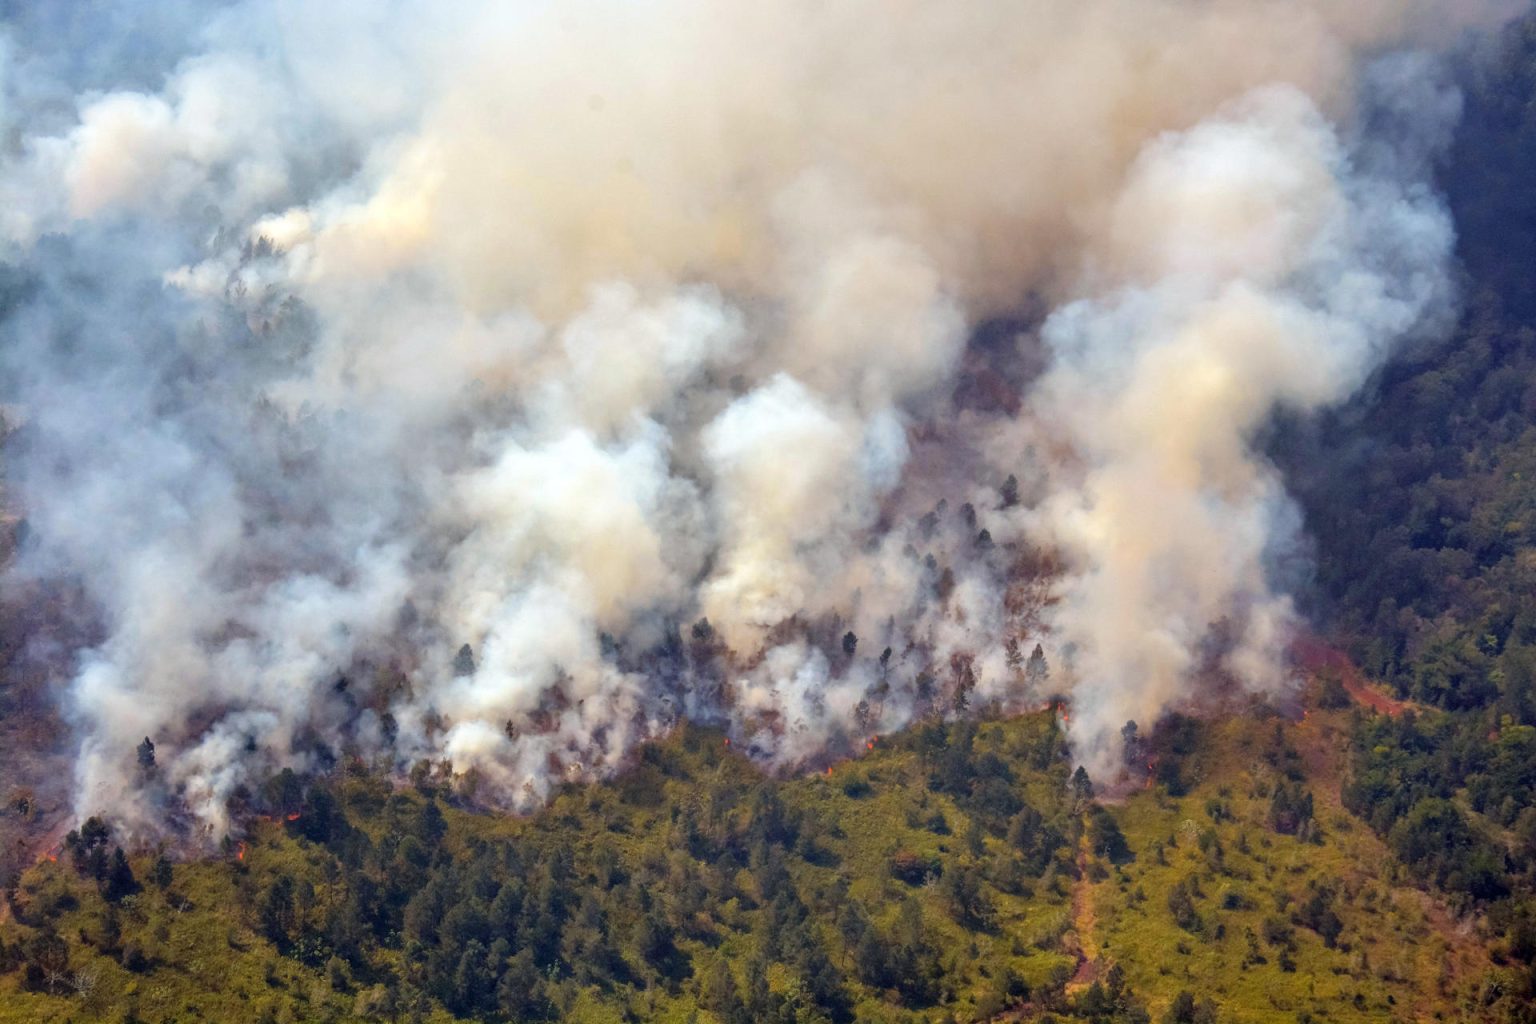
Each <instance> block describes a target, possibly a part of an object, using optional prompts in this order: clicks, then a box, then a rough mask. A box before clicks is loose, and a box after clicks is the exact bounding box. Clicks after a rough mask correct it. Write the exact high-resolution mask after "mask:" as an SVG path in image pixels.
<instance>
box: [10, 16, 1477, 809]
mask: <svg viewBox="0 0 1536 1024" xmlns="http://www.w3.org/2000/svg"><path fill="white" fill-rule="evenodd" d="M58 6H60V7H62V6H63V5H58ZM321 6H323V8H324V9H323V10H320V9H319V7H321ZM1456 6H1457V8H1458V10H1459V12H1460V13H1461V15H1462V16H1463V17H1465V19H1466V24H1465V25H1462V26H1456V27H1455V28H1454V29H1448V28H1446V27H1444V19H1445V17H1446V16H1447V13H1448V12H1447V10H1446V9H1445V6H1444V5H1429V4H1404V3H1398V2H1385V0H1382V2H1365V3H1362V2H1359V0H1351V2H1344V0H1337V2H1334V0H1307V2H1296V0H1284V2H1280V0H1276V2H1263V0H1244V2H1225V0H1219V2H1206V3H1194V2H1173V0H1151V2H1148V0H1094V2H1089V3H1084V2H1081V0H1074V2H1072V3H1065V2H1063V3H1057V2H1045V3H1032V4H1018V3H1012V2H1003V0H999V2H995V3H994V2H977V3H969V4H930V3H917V2H908V0H881V2H879V3H876V2H873V0H869V2H865V0H850V2H846V3H834V4H817V3H809V2H798V0H796V2H789V3H779V4H746V3H720V2H718V0H712V2H708V3H705V2H694V0H667V2H665V3H660V4H644V5H640V4H627V3H621V2H617V0H578V2H574V3H560V4H546V3H534V2H529V3H523V4H513V5H508V4H491V3H460V4H453V5H440V4H425V3H414V2H407V0H400V2H396V3H392V4H388V5H378V4H373V3H335V4H328V5H313V4H298V3H293V4H289V3H284V2H266V3H249V4H233V5H221V6H212V5H203V4H195V3H186V4H179V5H165V6H163V7H162V9H161V12H160V14H159V15H157V19H156V22H155V24H153V25H150V26H148V27H147V28H145V29H144V31H145V32H148V33H149V36H148V37H147V38H152V39H153V41H154V45H152V46H150V45H139V44H135V43H134V41H135V39H136V38H137V37H136V36H135V34H134V30H133V28H132V26H131V24H130V21H131V19H132V17H133V16H134V15H133V14H132V12H133V10H134V5H131V4H127V3H124V4H121V5H119V6H118V7H114V6H112V5H103V6H102V7H101V9H100V10H98V11H97V17H98V18H99V19H100V20H99V21H97V22H95V23H92V24H85V23H77V22H75V21H72V20H71V16H70V15H69V14H68V13H60V12H59V11H57V10H55V9H54V8H55V5H40V8H39V10H38V11H37V12H36V13H32V14H28V15H23V16H20V17H19V20H17V21H15V22H14V23H13V24H11V25H10V26H9V29H8V32H7V35H6V37H5V46H4V49H3V73H4V85H5V93H4V108H3V111H4V112H3V121H4V125H5V128H6V145H5V150H4V155H3V159H0V194H3V196H4V204H3V206H0V231H3V241H4V246H5V256H6V259H7V261H8V263H9V264H10V267H11V270H10V271H9V273H8V281H7V286H8V289H9V294H10V296H11V304H12V311H11V313H10V315H9V318H8V319H7V320H6V321H5V324H4V349H3V373H4V387H5V392H6V395H5V398H6V400H7V401H10V402H13V403H15V404H16V405H17V406H19V407H20V409H21V410H22V411H23V415H24V417H25V423H26V425H25V427H24V428H23V429H22V430H21V431H20V432H19V433H18V434H17V435H15V436H14V437H13V439H12V441H11V442H10V444H9V445H8V448H7V451H6V470H7V479H8V485H9V488H10V491H11V495H10V498H11V501H13V502H14V503H15V504H17V505H18V506H20V507H21V508H22V509H23V510H24V513H25V516H26V519H27V524H28V531H27V535H26V540H25V542H24V544H23V545H22V547H21V549H20V551H19V553H18V556H17V560H16V562H15V565H14V566H13V568H12V570H11V575H12V578H13V579H16V580H19V579H37V578H44V579H68V580H72V581H74V582H75V583H76V584H77V585H78V586H79V587H80V588H82V589H83V591H84V592H85V594H86V595H87V596H88V598H89V602H90V604H91V606H92V607H93V608H94V615H95V618H94V619H93V621H92V623H91V624H90V625H89V630H88V631H89V632H90V634H91V635H92V636H93V637H94V639H93V640H92V641H90V642H89V643H87V644H86V645H85V646H83V647H82V648H81V649H79V650H77V651H74V652H72V653H71V654H70V655H69V656H68V657H65V658H61V659H60V661H59V665H58V671H59V674H60V688H61V692H63V693H64V696H63V698H62V699H63V700H64V702H65V704H66V706H67V708H68V714H69V716H70V718H71V720H72V722H73V723H74V724H75V727H76V729H77V731H78V735H79V738H80V744H81V749H80V756H79V760H78V764H77V773H78V778H77V785H78V793H79V797H78V804H79V806H80V808H81V809H82V810H92V809H96V808H111V809H114V810H115V811H117V812H119V813H121V814H122V815H123V816H124V818H125V819H126V820H128V821H129V822H130V823H137V824H138V825H140V826H143V827H152V826H153V825H154V823H155V822H158V821H162V820H163V819H164V815H165V808H166V807H167V806H169V805H177V806H185V807H187V808H189V809H190V810H192V811H193V812H194V813H195V814H196V815H197V816H198V817H199V818H200V819H201V820H202V822H203V823H204V824H206V825H208V826H210V827H211V828H212V829H213V830H214V831H215V832H219V831H221V830H223V829H225V828H227V826H228V822H227V819H226V805H227V802H228V800H229V798H230V797H231V795H232V794H234V793H236V792H237V790H238V789H239V787H240V786H242V785H246V784H252V783H254V782H256V781H258V780H259V779H260V778H262V777H263V776H264V775H265V774H266V773H268V772H270V771H272V770H274V769H275V768H277V767H280V766H284V765H291V766H295V767H298V768H311V767H316V766H319V765H321V764H323V763H324V762H325V760H326V759H327V758H329V757H332V756H339V755H340V754H341V753H342V752H357V753H360V754H363V755H365V756H369V757H384V758H392V759H394V760H395V761H396V763H398V764H400V765H405V764H409V763H411V762H412V761H415V760H417V759H420V758H424V757H425V758H434V759H438V758H446V759H449V760H450V761H451V762H452V764H453V766H454V768H455V769H456V770H459V771H468V770H470V769H474V770H475V771H476V772H477V773H478V775H479V776H480V778H481V779H482V787H481V790H480V792H481V793H482V795H484V796H485V797H486V798H487V799H490V800H493V801H499V802H501V803H504V804H507V805H527V804H529V803H532V802H536V801H538V800H539V799H541V798H542V797H543V796H544V794H546V793H547V792H548V790H549V788H550V787H551V786H552V785H553V784H555V783H557V782H559V781H560V780H562V779H565V778H579V777H587V776H590V775H593V774H600V773H602V772H604V771H605V770H608V769H610V768H612V767H613V766H615V765H616V764H618V763H619V762H620V761H621V759H622V758H623V757H624V755H625V753H626V752H627V751H628V750H630V749H632V747H633V746H634V744H635V743H636V742H638V741H639V740H641V739H643V738H645V737H647V736H649V735H654V734H656V733H657V732H659V731H661V730H664V729H666V728H668V727H669V726H670V725H671V724H673V723H675V722H676V721H677V720H678V719H679V718H680V717H684V716H688V717H693V718H696V719H699V720H705V721H718V722H722V723H724V724H726V725H727V726H728V728H729V729H730V730H731V733H732V735H733V736H734V737H735V738H736V740H737V742H738V743H740V744H742V745H744V746H746V747H747V748H748V749H751V750H753V751H755V752H756V753H757V754H758V755H759V756H760V757H761V758H763V759H764V760H766V761H771V762H775V763H780V764H798V763H802V762H805V761H807V760H810V759H814V758H815V757H817V756H818V755H819V754H821V753H822V752H825V751H827V750H836V749H839V745H840V744H843V743H844V742H846V740H845V738H846V737H850V736H859V737H862V736H863V735H865V734H866V733H868V732H871V731H874V732H879V731H886V730H890V729H895V728H899V727H900V726H901V725H903V724H904V723H905V722H907V721H909V720H910V719H911V718H912V717H913V716H914V715H916V714H920V713H925V712H927V711H929V710H935V709H936V710H939V711H941V712H946V713H957V712H958V711H960V710H963V708H964V707H965V706H966V705H968V704H970V705H976V704H982V703H992V702H996V703H1000V704H1001V705H1003V706H1005V707H1007V706H1012V707H1017V706H1023V705H1026V704H1030V703H1033V702H1035V701H1038V700H1040V699H1042V698H1043V697H1044V696H1046V691H1062V692H1066V693H1069V694H1070V695H1071V696H1072V698H1073V702H1074V714H1073V717H1072V722H1071V738H1072V740H1073V742H1074V747H1075V751H1076V754H1077V756H1078V757H1079V758H1080V759H1082V760H1084V761H1085V762H1087V763H1088V765H1089V766H1090V769H1095V768H1097V769H1100V770H1103V771H1109V770H1112V767H1113V766H1114V765H1115V764H1116V763H1117V762H1118V756H1119V752H1118V750H1117V747H1116V744H1117V743H1118V735H1119V729H1120V727H1121V726H1122V725H1123V724H1124V722H1125V721H1126V720H1127V719H1136V720H1138V721H1141V722H1143V723H1149V722H1151V721H1152V720H1154V719H1155V718H1156V717H1157V715H1158V714H1159V713H1160V712H1162V711H1164V710H1166V709H1168V708H1170V707H1175V706H1177V705H1179V703H1180V702H1181V701H1182V700H1184V699H1186V698H1187V697H1188V696H1189V695H1190V694H1191V692H1192V690H1193V687H1194V684H1195V682H1196V680H1197V679H1199V678H1202V677H1211V678H1219V679H1223V680H1227V681H1229V683H1235V684H1236V685H1239V686H1241V687H1246V688H1250V689H1253V690H1256V691H1274V690H1277V689H1281V688H1283V687H1285V686H1286V685H1287V680H1288V670H1287V666H1286V660H1285V654H1284V648H1285V643H1286V638H1287V635H1288V632H1289V631H1290V629H1291V628H1292V626H1293V625H1294V619H1295V615H1294V613H1293V611H1292V609H1291V606H1290V603H1289V601H1288V599H1287V598H1286V597H1285V595H1284V593H1283V590H1282V589H1281V588H1280V587H1279V586H1278V585H1277V584H1276V583H1275V582H1274V570H1273V564H1274V562H1275V559H1276V557H1277V554H1278V553H1282V552H1284V551H1285V550H1287V549H1288V548H1289V547H1290V546H1291V545H1292V543H1293V541H1294V539H1295V530H1296V528H1295V524H1294V522H1293V516H1292V515H1291V513H1290V509H1289V504H1288V502H1287V499H1286V496H1285V494H1284V492H1283V489H1282V487H1281V485H1280V482H1279V480H1278V478H1277V476H1276V474H1275V472H1274V471H1273V469H1272V468H1271V467H1270V466H1269V465H1268V464H1267V463H1266V462H1265V461H1264V460H1263V459H1262V458H1260V457H1258V456H1257V455H1255V453H1254V451H1253V450H1252V448H1251V446H1250V441H1251V439H1252V437H1253V436H1254V434H1255V432H1256V431H1258V430H1259V429H1261V428H1262V427H1263V426H1264V424H1265V423H1266V421H1267V420H1268V418H1269V417H1270V416H1271V415H1272V413H1273V412H1274V410H1275V409H1276V408H1278V407H1282V406H1283V407H1289V408H1294V409H1299V410H1307V409H1313V408H1318V407H1321V406H1325V405H1327V404H1329V403H1332V402H1337V401H1340V400H1342V399H1343V398H1345V397H1347V396H1348V395H1349V394H1351V393H1352V392H1353V391H1354V390H1355V389H1356V388H1357V387H1358V386H1359V385H1360V383H1361V382H1362V381H1363V380H1364V378H1365V377H1366V375H1367V374H1368V373H1369V372H1370V370H1371V369H1372V368H1373V367H1374V366H1376V365H1378V364H1379V362H1380V360H1381V359H1382V358H1383V357H1384V356H1385V355H1386V354H1387V353H1388V352H1389V351H1390V349H1391V347H1392V346H1393V345H1394V344H1395V343H1398V342H1399V341H1400V340H1402V339H1404V338H1406V337H1409V336H1411V335H1413V334H1414V333H1416V332H1421V331H1424V330H1426V329H1432V328H1433V327H1434V326H1435V325H1436V324H1437V323H1439V322H1441V321H1443V318H1444V317H1445V316H1446V315H1447V314H1448V312H1449V311H1450V307H1451V299H1452V296H1451V294H1450V287H1449V276H1448V272H1449V258H1450V251H1451V245H1452V237H1453V234H1452V227H1451V225H1450V223H1449V220H1448V217H1447V214H1446V213H1445V211H1444V209H1443V207H1442V205H1441V203H1440V202H1439V200H1438V198H1437V197H1436V196H1435V194H1434V193H1433V191H1432V190H1431V189H1430V188H1429V186H1428V180H1427V175H1428V170H1427V168H1428V166H1429V163H1430V161H1431V159H1432V157H1433V154H1434V152H1435V150H1436V148H1437V147H1438V146H1440V145H1441V144H1442V143H1443V141H1444V139H1445V137H1446V135H1447V133H1448V131H1449V129H1450V127H1451V126H1452V125H1453V124H1454V121H1455V117H1456V114H1457V100H1456V96H1455V93H1454V91H1453V90H1451V89H1450V88H1448V87H1447V86H1446V85H1445V84H1444V82H1443V81H1442V78H1441V73H1440V71H1439V70H1438V65H1437V64H1436V61H1435V58H1434V54H1435V53H1436V52H1440V51H1443V50H1444V49H1446V48H1447V47H1449V46H1450V45H1452V44H1454V43H1455V42H1456V38H1457V36H1458V35H1459V33H1460V31H1461V29H1462V28H1468V27H1487V26H1490V25H1493V24H1495V23H1496V22H1497V20H1498V18H1499V16H1500V13H1501V12H1500V11H1499V10H1498V9H1497V7H1496V5H1487V8H1486V9H1480V8H1477V7H1476V5H1471V4H1460V5H1456ZM92 10H97V8H95V7H93V8H92ZM1435 25H1439V28H1438V29H1433V30H1432V27H1433V26H1435ZM125 40H126V41H125ZM141 42H142V41H141ZM1026 308H1028V309H1045V310H1049V312H1048V315H1045V316H1043V317H1034V318H1033V319H1031V318H1029V317H1022V316H1020V311H1021V310H1024V309H1026ZM1009 316H1014V317H1018V319H1017V320H1016V321H1011V322H1016V323H1017V324H1018V325H1019V330H1018V331H1017V332H1016V333H1010V332H1007V331H1003V332H1001V333H999V332H998V331H993V332H992V334H993V335H994V336H993V337H991V338H990V340H988V341H986V342H985V343H983V341H982V339H981V335H979V334H975V333H974V331H975V329H976V328H977V327H978V326H979V325H985V324H988V323H993V324H995V323H997V322H999V321H998V319H997V318H1001V317H1009ZM982 333H983V334H985V333H986V332H982ZM967 388H969V389H970V390H971V391H977V390H980V391H983V392H986V393H987V394H989V395H992V396H993V399H991V400H988V401H976V400H966V399H965V398H964V396H963V394H962V392H964V391H965V390H966V389H967ZM999 394H1001V396H1002V397H1001V398H998V397H997V396H998V395H999ZM1010 475H1013V476H1014V477H1015V478H1016V480H1017V482H1018V486H1017V491H1018V495H1017V498H1016V499H1015V497H1014V495H1012V494H1005V493H1004V490H1005V489H1004V488H1003V487H1002V485H1003V483H1004V481H1005V479H1006V478H1007V477H1009V476H1010ZM941 502H942V504H941ZM936 507H937V508H936ZM1047 567H1049V568H1050V569H1051V571H1050V572H1047V571H1046V568H1047ZM848 633H851V634H852V636H851V637H845V634H848ZM1010 641H1011V642H1012V643H1011V645H1010ZM1036 643H1039V644H1041V645H1042V647H1043V649H1044V652H1045V654H1046V657H1047V660H1048V662H1049V663H1050V665H1051V673H1050V676H1049V679H1048V680H1045V681H1042V680H1041V679H1040V678H1039V673H1038V672H1036V673H1030V672H1029V671H1027V670H1026V669H1025V668H1024V667H1023V666H1022V665H1021V663H1020V662H1021V661H1022V659H1021V658H1020V657H1018V656H1017V655H1016V654H1011V652H1010V647H1011V648H1012V650H1013V651H1017V650H1018V649H1019V648H1020V647H1022V650H1023V652H1024V653H1025V654H1027V653H1028V652H1029V651H1030V650H1031V649H1032V648H1033V646H1034V644H1036ZM463 644H468V645H470V647H471V649H472V652H473V659H472V660H473V663H472V664H470V663H469V659H463V658H456V654H457V653H458V651H459V649H460V646H461V645H463ZM886 648H889V649H890V653H889V654H888V655H887V654H884V652H885V649H886ZM146 735H147V736H151V737H153V739H154V741H155V744H156V752H157V757H158V759H159V763H160V770H159V773H158V775H157V776H156V777H155V778H154V779H152V780H150V781H146V780H145V778H144V777H143V776H142V774H136V772H135V770H134V748H135V746H136V745H137V744H138V743H139V741H140V740H141V739H142V738H143V737H145V736H146Z"/></svg>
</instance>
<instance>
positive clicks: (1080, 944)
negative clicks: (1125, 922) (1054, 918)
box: [1067, 836, 1099, 992]
mask: <svg viewBox="0 0 1536 1024" xmlns="http://www.w3.org/2000/svg"><path fill="white" fill-rule="evenodd" d="M1088 859H1089V851H1088V837H1087V836H1083V837H1082V838H1081V839H1079V840H1078V846H1077V880H1076V881H1074V882H1073V883H1072V930H1073V931H1074V932H1075V933H1076V934H1077V970H1076V971H1075V972H1074V973H1073V975H1072V980H1071V981H1069V982H1068V983H1067V991H1068V992H1077V991H1078V990H1080V989H1084V988H1087V987H1088V986H1089V985H1091V984H1092V983H1093V980H1094V978H1095V977H1096V976H1097V975H1098V957H1099V944H1098V940H1097V939H1096V937H1095V934H1094V933H1095V930H1096V929H1097V927H1098V923H1099V921H1098V915H1097V913H1096V912H1095V910H1094V906H1093V882H1092V881H1090V880H1089V878H1088Z"/></svg>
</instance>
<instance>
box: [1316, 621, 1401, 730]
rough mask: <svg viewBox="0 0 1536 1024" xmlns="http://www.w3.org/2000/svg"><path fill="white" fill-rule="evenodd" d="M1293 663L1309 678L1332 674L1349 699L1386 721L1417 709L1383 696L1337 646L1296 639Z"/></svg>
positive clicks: (1395, 698)
mask: <svg viewBox="0 0 1536 1024" xmlns="http://www.w3.org/2000/svg"><path fill="white" fill-rule="evenodd" d="M1291 652H1292V653H1293V654H1294V655H1295V657H1296V661H1297V662H1298V663H1299V664H1300V665H1301V667H1302V668H1303V669H1305V670H1306V671H1307V672H1308V673H1309V674H1311V675H1318V674H1320V673H1323V672H1331V673H1333V674H1334V675H1336V676H1337V677H1338V680H1339V682H1340V683H1342V684H1343V685H1344V690H1345V692H1346V693H1348V694H1349V696H1350V699H1351V700H1353V701H1354V702H1355V703H1356V704H1359V705H1361V706H1363V707H1368V708H1371V709H1372V710H1374V711H1377V712H1380V713H1381V714H1383V715H1386V716H1388V717H1389V718H1396V717H1397V716H1398V715H1400V714H1402V713H1403V712H1404V711H1408V710H1410V709H1412V710H1416V709H1417V706H1416V705H1415V704H1414V703H1413V702H1412V701H1406V700H1400V699H1398V698H1397V697H1393V696H1391V695H1390V694H1388V693H1386V692H1385V691H1384V690H1383V689H1382V688H1381V687H1379V686H1377V685H1375V684H1374V683H1372V682H1370V681H1369V680H1367V679H1366V678H1365V675H1364V673H1362V672H1361V671H1360V669H1359V668H1358V667H1356V665H1355V663H1354V662H1353V661H1351V660H1350V658H1349V656H1348V655H1347V654H1345V653H1344V652H1343V651H1341V650H1339V649H1338V648H1337V647H1333V646H1332V645H1330V644H1328V643H1325V642H1324V641H1322V640H1320V639H1319V638H1317V637H1315V636H1312V635H1310V634H1308V635H1303V636H1301V637H1298V638H1297V639H1296V641H1295V642H1294V643H1293V644H1292V645H1291Z"/></svg>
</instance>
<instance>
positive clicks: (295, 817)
mask: <svg viewBox="0 0 1536 1024" xmlns="http://www.w3.org/2000/svg"><path fill="white" fill-rule="evenodd" d="M288 820H289V821H298V820H299V812H298V811H294V812H293V813H292V814H290V815H288Z"/></svg>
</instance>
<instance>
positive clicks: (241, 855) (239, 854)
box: [235, 843, 245, 860]
mask: <svg viewBox="0 0 1536 1024" xmlns="http://www.w3.org/2000/svg"><path fill="white" fill-rule="evenodd" d="M235 860H245V844H244V843H241V844H240V849H238V850H236V851H235Z"/></svg>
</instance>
